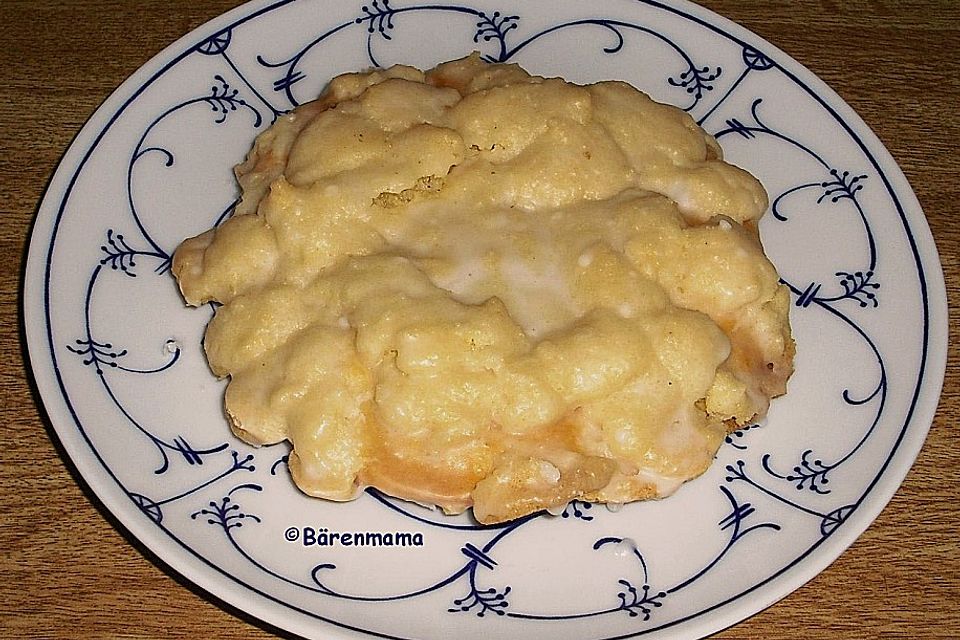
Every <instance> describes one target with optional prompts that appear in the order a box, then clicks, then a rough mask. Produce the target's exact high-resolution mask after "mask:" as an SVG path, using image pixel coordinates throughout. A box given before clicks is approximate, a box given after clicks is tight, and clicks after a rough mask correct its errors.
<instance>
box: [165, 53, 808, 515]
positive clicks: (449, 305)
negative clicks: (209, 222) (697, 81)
mask: <svg viewBox="0 0 960 640" xmlns="http://www.w3.org/2000/svg"><path fill="white" fill-rule="evenodd" d="M238 177H239V181H240V184H241V186H242V187H243V189H244V193H243V197H242V202H241V205H240V208H239V210H238V211H237V214H236V215H234V217H232V218H231V219H229V220H228V221H226V222H225V223H224V224H223V225H221V226H220V227H219V228H218V229H216V230H211V231H209V232H207V233H205V234H203V235H201V236H199V237H197V238H194V239H191V240H187V241H186V242H184V244H183V245H182V246H181V248H180V249H179V250H178V251H177V254H176V256H175V260H174V272H175V274H176V275H177V277H178V279H179V283H180V287H181V290H182V291H183V294H184V296H185V298H186V299H187V301H188V302H190V303H191V304H201V303H204V302H207V301H209V300H217V301H219V302H221V303H223V306H222V307H221V308H220V309H219V310H218V311H217V314H216V316H215V317H214V319H213V320H212V322H211V323H210V325H209V327H208V330H207V334H206V339H205V346H206V351H207V355H208V359H209V362H210V366H211V368H212V370H213V371H214V372H215V373H216V374H217V375H219V376H230V378H231V382H230V384H229V386H228V389H227V394H226V408H227V412H228V414H229V416H230V418H231V422H232V424H233V427H234V430H235V431H236V432H237V433H238V434H239V435H240V436H241V437H243V438H244V439H246V440H248V441H250V442H253V443H258V444H267V443H273V442H277V441H280V440H283V439H289V440H290V441H291V442H292V443H293V445H294V454H293V456H292V457H291V464H290V467H291V471H292V473H293V475H294V478H295V480H296V481H297V483H298V485H299V486H300V487H301V488H302V489H303V490H305V491H306V492H308V493H311V494H313V495H318V496H322V497H326V498H330V499H334V500H348V499H352V498H353V497H355V496H356V495H357V493H358V491H359V489H360V488H362V487H364V486H368V485H372V486H376V487H379V488H381V489H383V490H385V491H387V492H388V493H392V494H394V495H397V496H400V497H404V498H407V499H410V500H415V501H418V502H422V503H426V504H438V505H440V506H441V507H443V508H444V509H445V510H446V511H449V512H459V511H462V510H464V509H466V508H468V507H470V506H473V507H474V513H475V515H476V516H477V518H478V519H479V520H481V521H484V522H495V521H501V520H506V519H510V518H515V517H518V516H521V515H524V514H526V513H530V512H533V511H537V510H540V509H545V508H557V507H558V506H561V505H564V504H566V503H567V502H568V501H569V500H571V499H574V498H579V499H587V500H598V501H605V502H611V503H620V502H626V501H630V500H636V499H644V498H651V497H659V496H663V495H665V494H667V493H669V492H671V491H673V490H674V489H675V488H676V487H677V486H679V484H681V483H682V482H683V481H685V480H687V479H689V478H692V477H694V476H696V475H698V474H700V473H701V472H702V471H703V470H704V469H705V468H706V467H707V466H708V465H709V463H710V461H711V459H712V457H713V455H714V453H715V452H716V449H717V447H718V446H719V444H720V442H721V440H722V438H723V436H724V434H725V432H726V430H727V429H728V428H729V427H730V425H733V424H744V423H746V422H747V421H749V420H751V419H754V418H755V417H758V416H761V415H763V414H764V412H765V411H766V409H767V403H768V402H769V399H770V397H771V396H773V395H778V394H779V393H782V392H783V390H784V384H785V381H786V378H787V377H788V376H789V374H790V371H791V360H792V354H793V351H792V349H793V343H792V341H791V339H790V333H789V326H788V323H787V306H788V305H787V304H786V292H785V290H784V289H783V288H782V287H781V286H779V285H778V283H777V275H776V272H775V270H774V268H773V266H772V265H771V264H770V262H769V261H768V260H767V259H766V258H765V257H764V255H763V252H762V249H761V247H760V244H759V242H758V239H757V237H756V233H755V232H754V231H750V230H749V229H755V228H756V222H757V220H758V219H759V217H760V216H761V215H762V213H763V212H764V210H765V209H766V204H767V203H766V196H765V194H764V192H763V190H762V188H761V187H760V185H759V183H757V181H756V180H755V179H754V178H752V177H751V176H750V175H749V174H747V173H746V172H744V171H742V170H740V169H738V168H736V167H733V166H732V165H730V164H727V163H725V162H723V160H722V159H721V157H720V151H719V147H718V146H717V145H716V142H715V141H714V140H713V139H712V138H710V137H709V136H708V135H707V134H705V133H704V132H703V131H702V130H701V129H700V128H699V127H697V126H696V125H695V124H694V123H693V121H692V120H691V119H690V118H689V116H687V115H686V114H685V113H683V112H682V111H679V110H677V109H675V108H673V107H668V106H665V105H661V104H657V103H655V102H653V101H652V100H650V99H649V98H648V97H647V96H645V95H644V94H642V93H640V92H639V91H637V90H636V89H633V88H632V87H630V86H628V85H625V84H622V83H613V82H607V83H599V84H596V85H590V86H577V85H572V84H568V83H565V82H563V81H562V80H559V79H543V78H538V77H534V76H529V75H528V74H526V73H525V72H523V71H522V70H521V69H519V68H518V67H516V66H509V65H486V64H484V63H482V62H480V61H479V60H478V59H477V58H476V57H471V58H467V59H465V60H461V61H456V62H452V63H447V64H445V65H441V66H440V67H438V68H437V69H434V70H432V71H430V72H428V73H427V74H423V73H421V72H419V71H417V70H413V69H410V68H408V67H394V68H392V69H389V70H386V71H376V72H371V73H368V74H349V75H347V76H342V77H340V78H337V79H335V80H334V81H333V82H332V83H331V85H330V87H329V89H328V91H327V93H326V94H325V95H324V96H322V97H321V99H320V100H319V101H318V102H316V103H311V104H309V105H304V106H303V107H301V108H299V109H297V110H295V111H294V112H292V113H291V114H288V115H286V116H283V117H282V118H280V119H279V120H278V122H277V123H276V124H275V125H274V126H273V127H272V128H271V129H270V130H269V131H267V132H266V133H264V134H262V135H261V136H260V138H258V140H257V142H256V144H255V145H254V148H253V150H252V151H251V153H250V156H249V157H248V159H247V161H246V162H245V163H244V164H243V165H241V166H240V167H238ZM744 318H748V319H749V321H744Z"/></svg>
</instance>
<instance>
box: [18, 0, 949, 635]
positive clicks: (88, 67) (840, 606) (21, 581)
mask: <svg viewBox="0 0 960 640" xmlns="http://www.w3.org/2000/svg"><path fill="white" fill-rule="evenodd" d="M237 4H238V1H237V0H138V1H137V2H128V1H125V0H82V1H81V0H75V1H73V2H61V1H56V0H3V2H2V4H0V32H2V34H3V37H2V38H0V42H2V43H3V46H2V47H0V78H2V81H0V145H2V152H0V185H2V194H3V200H4V202H6V205H4V206H3V217H2V219H0V261H2V270H0V273H2V281H0V282H2V284H0V314H2V318H0V349H2V352H0V441H2V442H3V447H2V449H0V461H2V464H0V496H2V497H0V501H2V502H0V505H2V506H0V636H3V637H10V638H14V637H17V638H108V637H109V638H131V639H132V638H265V637H270V636H271V635H272V634H273V633H275V631H274V630H270V629H266V628H265V627H263V626H261V625H258V624H257V623H254V622H252V621H250V620H248V619H245V618H243V617H242V615H238V613H237V612H236V611H229V610H226V611H225V610H224V609H223V608H221V607H219V606H218V605H216V604H212V603H211V602H209V601H208V600H207V599H205V598H204V596H202V595H201V594H200V593H198V591H197V590H196V589H194V588H191V587H190V586H189V585H187V584H185V583H184V582H183V581H182V580H181V579H179V578H178V577H176V576H173V575H171V574H169V573H166V572H164V570H162V569H160V568H158V566H157V565H156V564H154V563H153V562H152V561H151V560H152V558H151V557H150V554H149V553H148V552H146V551H145V550H143V549H142V548H139V547H138V546H137V545H136V544H132V543H131V541H130V540H128V539H127V538H125V537H124V535H123V534H122V533H120V532H119V531H118V530H117V529H116V528H115V527H114V524H113V522H112V520H111V517H110V516H109V515H108V514H107V513H106V512H105V511H104V510H103V509H102V508H101V507H99V506H97V504H96V502H95V501H94V500H93V499H92V498H91V497H89V496H88V495H86V494H85V493H84V491H83V490H81V489H80V488H79V487H78V484H77V481H76V479H75V478H74V477H73V476H72V475H71V471H69V470H68V466H67V465H65V464H64V461H63V459H62V457H61V455H60V453H59V452H58V450H57V448H56V446H55V445H54V444H53V443H52V441H51V437H50V434H49V427H47V426H46V425H45V422H44V418H43V417H42V415H41V413H40V412H39V411H38V409H37V400H38V399H37V397H36V396H35V393H34V392H33V391H32V390H31V383H30V378H29V374H28V373H27V372H26V371H25V368H24V363H23V359H24V348H23V346H22V343H21V333H22V330H21V329H20V326H19V325H20V317H19V290H20V284H21V278H22V273H21V266H22V261H23V257H24V249H25V243H26V240H27V237H28V234H29V230H30V224H31V220H32V218H33V216H34V214H35V211H36V208H37V205H38V202H39V200H40V198H41V195H42V194H43V191H44V188H45V186H46V183H47V181H48V180H49V178H50V176H51V174H52V172H53V171H54V169H55V167H56V165H57V162H58V160H59V158H60V156H61V154H62V153H63V152H64V151H65V149H66V148H67V146H68V145H69V143H70V141H71V139H72V138H73V136H74V135H75V134H76V133H77V131H78V130H79V129H80V127H81V126H82V125H83V123H84V121H85V120H86V119H87V117H88V116H89V115H90V114H91V113H92V112H93V110H94V109H95V108H96V107H97V106H98V105H99V103H100V102H101V101H102V100H103V99H104V98H106V96H107V95H108V94H109V93H110V92H111V91H112V90H113V89H114V88H115V87H116V86H117V85H118V84H119V83H120V82H121V81H122V80H124V79H125V78H126V77H127V76H128V75H129V74H131V73H132V72H134V71H135V70H136V69H137V68H138V67H139V66H140V65H142V64H143V63H144V62H146V61H147V60H148V59H149V58H150V57H151V56H152V55H153V54H155V53H156V52H157V51H159V50H160V49H161V48H162V47H164V46H165V45H167V44H168V43H170V42H172V41H173V40H174V39H175V38H177V37H178V36H180V35H182V34H184V33H186V32H187V31H189V30H191V29H193V28H194V27H197V26H199V25H201V24H202V23H203V22H205V21H206V20H208V19H210V18H213V17H214V16H216V15H218V14H220V13H221V12H223V11H225V10H226V9H229V8H231V7H233V6H235V5H237ZM505 4H509V3H505ZM704 4H706V5H707V6H708V7H710V8H712V9H714V10H716V11H717V12H719V13H721V14H723V15H725V16H727V17H729V18H731V19H733V20H735V21H737V22H739V23H740V24H742V25H744V26H746V27H747V28H749V29H751V30H753V31H755V32H756V33H758V34H760V35H761V36H763V37H764V38H766V39H767V40H769V41H771V42H773V43H775V44H776V45H778V46H779V47H781V48H782V49H784V50H785V51H786V52H787V53H789V54H790V55H792V56H793V57H795V58H796V59H798V60H799V61H800V62H801V63H803V64H804V65H805V66H807V67H808V68H809V69H811V70H812V71H813V72H815V73H816V74H817V75H819V76H820V77H821V78H823V79H824V80H826V82H827V83H829V84H830V85H831V86H832V87H833V88H834V89H836V90H837V91H838V92H839V93H840V95H841V96H842V97H843V98H844V99H845V100H846V101H847V102H849V103H850V104H851V105H852V106H853V108H854V109H855V110H856V111H857V112H858V113H859V114H860V115H861V116H862V117H863V118H864V119H865V120H866V121H867V123H868V124H869V125H870V126H871V127H872V128H873V130H874V131H875V132H876V133H877V134H878V135H879V137H880V138H881V139H882V140H883V142H884V143H885V144H886V146H887V148H888V149H889V150H890V151H891V153H892V154H893V156H894V157H895V158H896V159H897V161H898V162H899V163H900V166H901V167H902V168H903V170H904V171H905V172H906V174H907V177H908V179H909V180H910V182H911V184H912V185H913V187H914V189H915V190H916V192H917V195H918V196H919V198H920V201H921V203H922V205H923V207H924V210H925V212H926V214H927V218H928V219H929V222H930V226H931V227H932V229H933V234H934V236H935V237H936V241H937V244H938V246H939V250H940V255H941V259H942V261H943V266H944V270H945V272H946V280H947V288H948V294H949V296H950V300H951V301H952V302H954V303H955V302H956V301H957V295H958V293H960V262H958V255H960V226H958V220H960V186H958V185H960V160H958V157H960V154H958V153H957V151H956V145H957V140H958V139H960V113H958V108H957V104H958V102H960V57H958V54H957V50H958V49H960V3H956V2H954V1H953V0H939V1H938V0H913V1H911V2H903V3H901V2H896V1H895V0H851V1H850V2H841V1H840V0H820V1H819V2H813V1H803V2H800V1H792V0H764V1H757V2H742V1H740V0H709V1H705V2H704ZM957 327H958V323H957V322H955V321H954V322H951V325H950V328H951V330H950V335H951V340H952V342H953V343H954V345H955V344H956V341H957V340H958V339H960V336H958V334H957ZM958 365H960V360H958V357H957V349H956V347H955V346H951V349H950V359H949V363H948V365H947V377H946V383H945V386H944V391H943V397H942V399H941V403H940V408H939V411H938V413H937V418H936V420H935V423H934V425H933V428H932V430H931V432H930V436H929V439H928V440H927V443H926V445H925V446H924V448H923V451H922V452H921V453H920V457H919V460H918V461H917V463H916V465H915V466H914V468H913V470H912V472H911V473H910V474H909V476H908V477H907V479H906V482H905V484H904V485H903V487H902V488H901V489H900V491H899V492H898V493H897V495H896V496H895V497H894V499H893V501H892V502H891V503H890V505H889V506H888V507H887V508H886V509H885V510H884V512H883V513H882V514H881V515H880V517H879V519H878V520H877V521H876V522H875V523H874V524H873V525H872V526H871V527H870V528H869V529H868V530H867V532H866V533H865V534H864V535H863V536H862V537H861V538H860V539H859V540H858V541H857V542H856V544H854V545H853V547H852V548H851V549H850V550H848V551H847V552H846V553H844V554H843V555H842V556H841V557H840V559H839V560H837V561H836V562H835V563H834V564H833V565H832V566H830V567H829V568H828V569H827V570H826V571H824V572H823V573H822V574H820V575H819V576H818V577H817V578H815V579H814V580H813V581H811V582H810V583H809V584H807V585H806V586H804V587H803V588H801V589H799V590H798V591H796V592H795V593H793V594H792V595H790V596H788V597H787V598H785V599H784V600H782V601H781V602H779V603H778V604H776V605H774V606H772V607H770V608H769V609H767V610H766V611H764V612H762V613H760V614H758V615H756V616H754V617H753V618H751V619H749V620H747V621H744V622H742V623H741V624H739V625H737V626H735V627H733V628H730V629H728V630H726V631H723V632H721V633H719V634H717V636H716V637H717V638H725V639H732V638H740V639H747V638H750V639H754V638H778V639H792V638H795V639H797V640H807V639H808V638H810V637H827V636H829V637H840V638H904V639H906V638H956V637H958V636H960V615H958V613H957V607H958V605H960V542H958V540H960V538H958V533H957V531H958V529H960V508H958V505H960V486H958V482H957V479H958V476H960V453H958V451H960V446H958V444H957V430H956V418H955V416H956V415H958V413H960V369H958Z"/></svg>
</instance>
